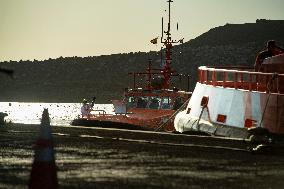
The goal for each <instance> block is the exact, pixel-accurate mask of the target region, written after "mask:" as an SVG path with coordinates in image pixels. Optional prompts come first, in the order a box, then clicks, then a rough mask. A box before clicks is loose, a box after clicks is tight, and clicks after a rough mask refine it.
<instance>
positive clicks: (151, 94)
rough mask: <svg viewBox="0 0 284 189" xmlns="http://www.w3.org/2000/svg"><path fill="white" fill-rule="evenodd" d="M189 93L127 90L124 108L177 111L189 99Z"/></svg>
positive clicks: (139, 89) (175, 90) (140, 89)
mask: <svg viewBox="0 0 284 189" xmlns="http://www.w3.org/2000/svg"><path fill="white" fill-rule="evenodd" d="M190 95H191V93H189V92H185V91H178V90H177V89H173V90H170V89H168V90H143V89H142V88H138V89H134V90H133V89H129V90H127V92H126V95H125V100H124V101H125V102H126V107H127V108H128V109H129V108H144V109H157V110H160V109H163V110H177V109H178V108H179V107H180V106H181V105H182V104H184V103H185V102H186V100H187V99H188V98H189V97H190Z"/></svg>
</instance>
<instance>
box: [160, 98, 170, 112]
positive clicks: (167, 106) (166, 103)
mask: <svg viewBox="0 0 284 189" xmlns="http://www.w3.org/2000/svg"><path fill="white" fill-rule="evenodd" d="M171 101H172V99H171V98H170V97H164V98H163V99H162V103H161V109H172V106H171Z"/></svg>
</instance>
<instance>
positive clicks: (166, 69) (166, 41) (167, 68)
mask: <svg viewBox="0 0 284 189" xmlns="http://www.w3.org/2000/svg"><path fill="white" fill-rule="evenodd" d="M167 2H168V3H169V11H168V28H167V31H164V18H163V17H162V37H161V43H162V44H163V45H164V46H165V47H166V52H165V53H166V59H165V65H164V66H163V69H162V74H163V76H164V79H165V82H164V86H163V87H164V88H165V89H168V88H169V87H170V79H171V76H172V75H173V74H174V73H175V71H173V70H172V69H171V61H172V59H171V55H172V52H171V49H172V47H173V44H175V43H181V42H182V40H172V37H171V3H173V0H167ZM177 29H178V24H177ZM164 33H165V34H166V36H167V37H166V38H164ZM161 61H162V60H161Z"/></svg>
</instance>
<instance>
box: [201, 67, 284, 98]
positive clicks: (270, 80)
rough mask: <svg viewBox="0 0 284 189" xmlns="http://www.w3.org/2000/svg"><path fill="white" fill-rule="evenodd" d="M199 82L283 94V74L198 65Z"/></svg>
mask: <svg viewBox="0 0 284 189" xmlns="http://www.w3.org/2000/svg"><path fill="white" fill-rule="evenodd" d="M198 74H199V82H200V83H202V84H207V85H213V86H221V87H224V88H235V89H244V90H249V91H260V92H267V93H268V92H269V91H270V92H273V93H282V94H284V74H278V73H263V72H253V71H245V70H243V71H240V70H231V69H216V68H208V67H205V66H202V67H199V69H198ZM281 83H282V85H281Z"/></svg>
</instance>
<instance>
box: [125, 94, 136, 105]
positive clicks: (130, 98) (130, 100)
mask: <svg viewBox="0 0 284 189" xmlns="http://www.w3.org/2000/svg"><path fill="white" fill-rule="evenodd" d="M135 106H136V102H135V98H134V97H133V96H130V97H128V101H127V107H128V108H134V107H135Z"/></svg>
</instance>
